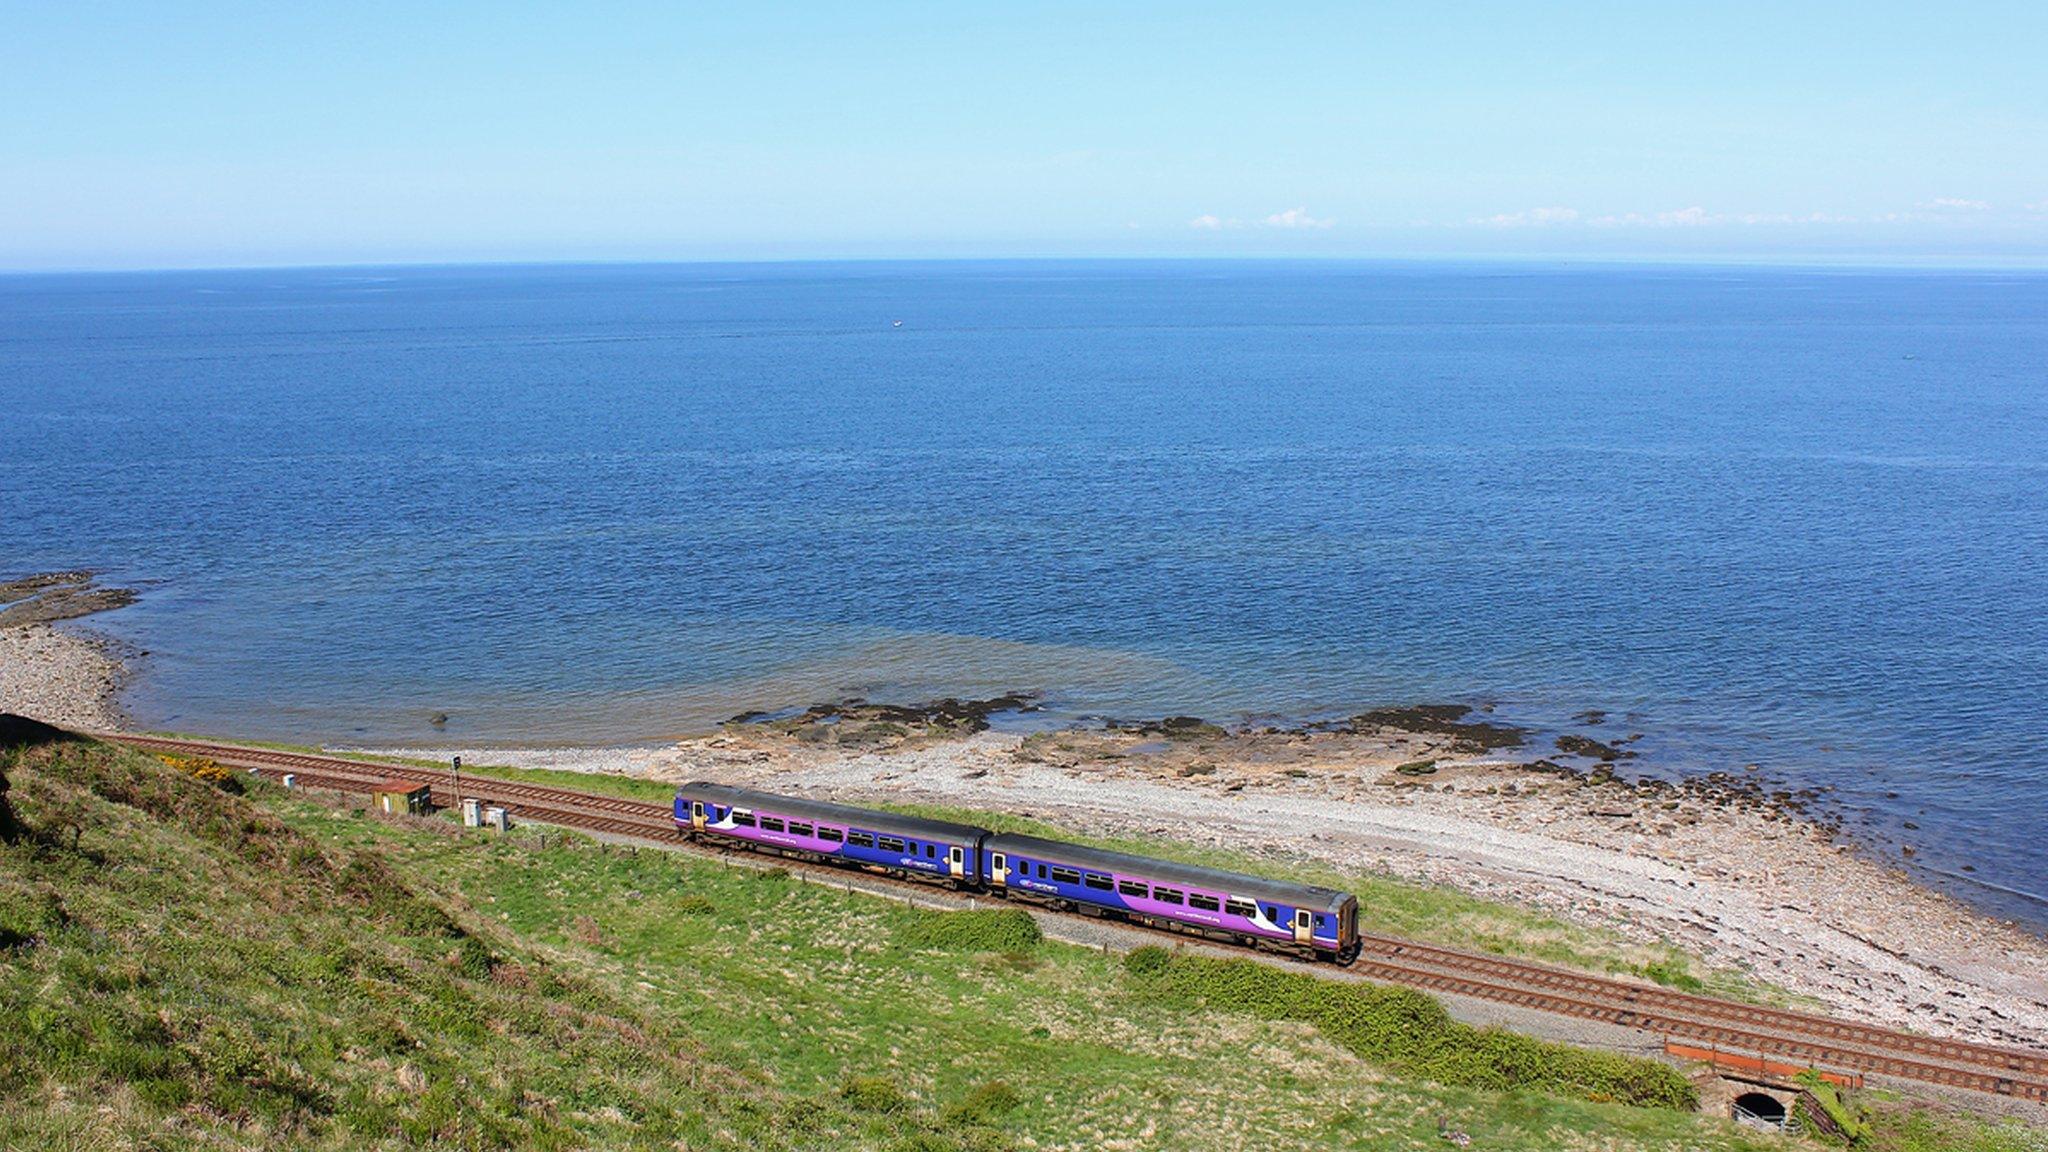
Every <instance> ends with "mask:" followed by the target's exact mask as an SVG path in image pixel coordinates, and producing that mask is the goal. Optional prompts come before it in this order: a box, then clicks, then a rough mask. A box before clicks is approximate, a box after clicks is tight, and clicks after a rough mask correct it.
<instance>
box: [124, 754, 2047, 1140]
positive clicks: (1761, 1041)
mask: <svg viewBox="0 0 2048 1152" xmlns="http://www.w3.org/2000/svg"><path fill="white" fill-rule="evenodd" d="M112 738H113V739H118V740H120V741H122V742H124V743H127V744H131V745H135V746H137V747H141V748H150V749H158V750H164V751H175V752H179V753H183V754H186V755H201V756H207V757H210V758H212V759H214V760H218V761H222V762H225V763H231V764H238V765H244V766H250V767H255V768H257V769H259V770H260V771H264V772H267V773H269V774H271V775H282V774H284V773H285V772H293V773H296V774H298V775H300V776H302V777H304V778H305V780H306V783H307V784H309V785H314V786H318V787H327V788H334V789H337V790H343V791H357V792H363V791H369V790H370V788H371V786H373V785H375V784H377V783H380V782H382V781H385V780H388V779H390V778H391V777H393V776H394V775H396V776H402V777H410V778H413V779H417V780H419V781H420V782H422V783H425V784H427V785H429V787H430V788H431V789H432V792H433V798H434V802H435V803H436V804H442V805H446V804H452V803H453V802H454V801H455V799H456V779H455V775H454V773H453V772H451V771H450V770H448V769H446V768H430V767H420V766H414V765H406V764H392V763H390V762H378V761H366V760H350V759H345V758H342V757H335V756H319V755H312V754H308V753H302V752H285V751H279V750H276V749H269V748H251V747H246V746H242V745H234V744H220V743H214V742H209V741H197V740H179V739H171V738H168V737H156V736H117V737H112ZM461 785H462V788H463V790H464V791H466V792H468V793H469V794H470V795H471V796H477V795H483V796H487V797H488V798H489V799H490V802H491V803H492V804H496V805H501V806H503V807H504V808H505V809H506V810H507V811H509V812H510V813H512V814H513V815H515V816H518V817H520V818H522V819H526V820H534V821H539V822H542V823H548V824H560V825H564V826H567V827H572V828H583V829H588V830H590V831H596V832H605V833H609V834H612V835H619V836H635V837H645V838H652V839H658V840H664V841H671V842H674V841H675V840H676V829H675V820H674V813H673V811H672V810H671V809H669V808H668V807H666V806H664V805H660V804H649V803H646V802H644V801H639V800H628V799H624V798H621V797H616V796H603V795H596V794H592V793H588V792H582V791H578V790H576V789H571V788H559V787H553V786H550V785H544V784H529V783H524V782H520V781H515V780H503V779H498V778H496V777H490V776H469V777H465V778H463V780H462V781H461ZM1364 944H1365V948H1364V952H1363V954H1362V955H1361V956H1360V957H1359V960H1358V961H1357V963H1355V964H1353V965H1352V971H1354V972H1358V973H1360V974H1361V975H1364V976H1366V977H1368V978H1371V979H1374V980H1382V981H1385V982H1387V983H1394V984H1405V985H1409V986H1412V987H1419V988H1425V989H1429V990H1432V991H1437V992H1446V993H1452V994H1455V995H1460V996H1471V997H1476V998H1480V999H1485V1000H1492V1001H1496V1002H1500V1003H1507V1004H1516V1005H1520V1006H1523V1007H1528V1008H1535V1009H1539V1010H1541V1011H1545V1012H1551V1013H1555V1014H1558V1015H1564V1016H1572V1017H1577V1018H1580V1019H1589V1020H1599V1021H1603V1022H1606V1023H1611V1024H1618V1025H1623V1026H1627V1027H1632V1028H1638V1029H1641V1030H1643V1031H1646V1032H1652V1033H1658V1034H1661V1035H1662V1036H1664V1037H1665V1038H1667V1039H1669V1038H1672V1037H1679V1038H1684V1039H1691V1040H1699V1041H1704V1042H1707V1043H1711V1044H1714V1045H1717V1046H1719V1047H1721V1048H1725V1049H1729V1050H1739V1051H1742V1052H1746V1053H1755V1054H1757V1055H1759V1056H1763V1055H1772V1056H1779V1057H1787V1058H1791V1059H1794V1060H1798V1061H1802V1062H1805V1063H1809V1064H1811V1065H1814V1066H1816V1067H1826V1068H1836V1069H1843V1070H1848V1071H1856V1072H1871V1073H1877V1074H1880V1075H1885V1076H1893V1077H1897V1078H1900V1079H1905V1080H1916V1081H1920V1082H1923V1083H1931V1084H1941V1085H1946V1086H1949V1087H1955V1088H1966V1089H1971V1090H1975V1091H1981V1092H1992V1093H1996V1094H1999V1095H2005V1096H2016V1097H2020V1098H2024V1099H2031V1100H2037V1101H2042V1102H2048V1053H2043V1052H2031V1051H2026V1050H2022V1049H2017V1048H2004V1047H1999V1046H1996V1045H1990V1044H1979V1043H1975V1042H1972V1041H1964V1040H1949V1039H1943V1038H1941V1037H1935V1036H1922V1035H1917V1034H1915V1033H1911V1032H1901V1031H1897V1030H1894V1029H1889V1028H1881V1027H1877V1026H1875V1025H1869V1024H1858V1023H1855V1022H1853V1021H1848V1020H1839V1019H1835V1018H1833V1017H1828V1016H1820V1015H1815V1014H1813V1013H1808V1012H1794V1011H1790V1010H1787V1009H1782V1008H1770V1007H1764V1006H1761V1005H1755V1004H1744V1003H1740V1002H1737V1001H1732V1000H1721V999H1717V998H1715V997H1711V996H1700V995H1695V994H1692V993H1687V992H1679V991H1675V990H1673V989H1669V988H1660V987H1657V986H1655V985H1646V984H1637V983H1632V982H1629V981H1623V980H1615V979H1610V978H1607V977H1603V976H1593V975H1589V974H1587V973H1583V972H1573V971H1570V970H1567V969H1563V968H1554V967H1551V966H1549V965H1546V964H1537V963H1533V962H1530V961H1526V960H1515V959H1510V958H1507V957H1503V956H1493V955H1487V954H1484V953H1477V952H1466V951H1463V950H1460V949H1456V948H1446V947H1443V946H1440V945H1434V944H1425V943H1421V942H1419V941H1414V940H1404V939H1401V938H1399V937H1392V936H1379V935H1372V934H1366V935H1365V936H1364Z"/></svg>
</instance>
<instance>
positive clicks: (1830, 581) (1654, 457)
mask: <svg viewBox="0 0 2048 1152" xmlns="http://www.w3.org/2000/svg"><path fill="white" fill-rule="evenodd" d="M899 320H900V321H901V322H902V323H901V326H900V327H899V326H897V325H896V324H895V322H896V321H899ZM0 412H4V417H0V418H4V422H5V423H4V435H0V569H6V570H12V571H32V570H40V569H47V568H55V567H68V566H96V567H101V568H104V569H107V570H108V571H109V572H110V574H111V575H112V577H113V578H115V579H119V580H125V581H131V582H139V583H141V584H143V585H144V586H145V587H146V588H147V594H146V596H145V598H144V601H143V603H142V604H140V605H138V606H137V607H135V608H133V609H129V610H126V611H124V612H122V613H118V614H115V615H113V616H109V617H104V618H103V621H104V626H105V627H107V628H110V629H112V630H115V631H118V632H121V633H124V634H126V635H128V636H130V637H132V638H133V639H135V640H136V641H137V642H139V643H141V644H142V645H143V646H144V647H146V648H148V649H150V650H151V652H152V656H151V659H150V662H149V665H148V670H147V674H146V676H145V677H144V680H143V682H142V684H141V685H140V686H139V688H138V690H137V693H136V697H135V699H134V701H133V703H134V706H135V708H136V709H137V710H138V711H139V712H140V713H141V714H142V715H143V717H144V718H145V719H147V720H150V721H152V722H154V723H157V724H161V725H164V726H169V727H176V728H182V729H193V730H202V731H214V732H223V733H235V734H240V735H246V736H264V737H274V738H283V739H300V740H348V741H357V742H373V743H374V742H386V743H406V744H421V743H430V742H433V741H436V740H442V741H446V742H450V743H455V742H459V743H463V744H474V743H477V742H493V741H497V742H531V741H563V742H625V741H638V740H647V739H653V738H657V737H659V736H661V735H662V734H664V733H668V732H673V731H676V730H679V729H684V728H689V727H693V726H696V725H700V724H703V723H705V722H707V721H709V720H714V719H718V718H721V717H724V716H727V715H730V714H732V713H735V712H738V711H741V710H743V709H748V708H772V707H775V706H778V705H785V704H790V703H798V702H805V701H809V700H812V699H816V698H820V697H824V696H832V695H839V694H844V693H849V692H851V693H859V694H864V695H868V696H871V697H876V698H884V697H888V698H906V699H907V698H922V697H928V696H932V695H937V694H944V693H994V692H997V691H1004V690H1010V689H1017V688H1030V689H1037V690H1040V691H1042V692H1044V693H1045V694H1046V696H1047V698H1048V701H1049V702H1050V703H1051V705H1052V706H1053V708H1054V710H1055V712H1056V714H1058V715H1062V716H1074V715H1084V714H1102V713H1108V714H1116V715H1158V714H1163V713H1169V712H1194V713H1200V714H1203V715H1206V716H1210V717H1212V718H1219V719H1229V718H1234V717H1238V716H1243V715H1254V714H1283V715H1307V714H1321V713H1325V712H1335V711H1343V710H1348V709H1353V708H1357V707H1360V706H1367V705H1376V704H1383V703H1398V702H1411V701H1416V700H1425V699H1454V700H1466V701H1489V702H1495V703H1497V705H1498V707H1499V709H1500V711H1501V713H1502V714H1504V715H1506V716H1509V717H1511V718H1515V719H1520V720H1523V721H1525V722H1529V723H1532V724H1535V725H1538V726H1540V727H1541V728H1542V729H1543V730H1544V732H1545V733H1546V738H1547V736H1548V735H1553V734H1555V733H1556V732H1559V731H1566V730H1572V731H1579V730H1584V731H1588V732H1590V733H1591V734H1594V735H1597V736H1603V737H1612V736H1615V735H1622V734H1625V733H1627V732H1641V733H1643V734H1644V738H1643V740H1642V741H1641V742H1640V744H1638V745H1637V746H1636V747H1638V748H1639V749H1640V750H1641V752H1642V754H1643V755H1642V759H1641V760H1640V761H1638V762H1636V766H1637V767H1639V768H1640V769H1641V770H1642V771H1646V772H1648V771H1658V772H1676V771H1710V770H1715V769H1734V768H1740V767H1741V766H1743V765H1746V764H1750V763H1757V764H1761V765H1762V766H1763V769H1762V770H1763V771H1764V772H1765V773H1766V774H1768V775H1770V776H1772V777H1773V778H1778V779H1784V780H1788V781H1791V782H1793V784H1794V786H1807V785H1811V786H1817V787H1818V786H1829V787H1832V788H1833V789H1834V792H1833V793H1831V802H1832V803H1834V804H1837V805H1839V806H1841V807H1842V808H1843V809H1844V810H1845V812H1846V814H1847V816H1848V818H1849V820H1850V826H1851V828H1852V830H1857V831H1860V832H1861V833H1862V835H1863V837H1864V839H1865V840H1866V842H1870V843H1875V844H1878V845H1880V848H1879V850H1881V851H1884V852H1889V853H1895V852H1896V846H1895V842H1897V841H1904V842H1908V843H1913V844H1916V845H1919V846H1920V847H1921V849H1922V854H1921V856H1920V858H1919V859H1920V861H1921V862H1922V863H1923V864H1925V865H1927V866H1928V867H1929V868H1931V869H1933V870H1935V871H1936V872H1937V873H1948V874H1951V875H1952V876H1953V877H1955V878H1957V879H1958V880H1960V879H1961V878H1962V876H1963V874H1962V873H1961V872H1960V869H1961V867H1962V866H1963V865H1965V864H1969V865H1972V866H1974V867H1975V868H1976V869H1977V870H1978V871H1977V872H1976V874H1975V877H1976V878H1978V879H1984V880H1990V881H1993V882H1996V883H1998V884H2001V885H2005V886H2007V887H2010V888H2015V889H2022V890H2029V891H2034V892H2048V863H2044V857H2043V856H2042V854H2041V853H2040V852H2039V851H2038V850H2037V848H2036V838H2037V837H2038V835H2039V828H2040V826H2041V823H2042V818H2043V815H2044V813H2048V785H2044V779H2048V750H2044V747H2043V745H2042V743H2041V734H2042V733H2044V732H2048V704H2044V699H2048V576H2044V565H2043V562H2042V558H2043V556H2044V554H2048V277H2043V276H2040V275H2032V274H2014V273H1954V272H1948V273H1911V274H1906V273H1874V272H1858V273H1810V272H1786V271H1762V270H1727V269H1717V270H1658V269H1632V270H1615V269H1566V268H1556V269H1552V268H1539V267H1512V268H1503V267H1476V266H1475V267H1451V266H1433V267H1432V266H1401V265H1343V264H1331V265H1304V264H1280V265H1249V264H1235V265H1220V264H1219V265H1205V264H1153V265H1147V264H1114V263H1112V264H1075V265H1058V264H981V265H975V264H951V265H908V264H872V265H837V266H829V265H757V266H696V267H615V268H468V269H406V270H378V271H360V270H349V271H336V270H327V271H300V272H233V273H191V274H185V273H180V274H153V275H136V276H90V277H86V276H80V277H16V278H0ZM1589 708H1597V709H1604V710H1607V711H1608V712H1610V713H1612V718H1611V719H1610V720H1609V721H1608V722H1607V724H1605V725H1603V726H1601V727H1599V728H1585V727H1584V726H1583V725H1580V724H1577V723H1575V722H1574V721H1573V720H1572V719H1571V717H1572V716H1573V714H1575V713H1578V712H1580V711H1581V710H1584V709H1589ZM436 711H445V712H447V713H449V714H450V715H451V716H452V720H451V722H450V724H449V725H448V727H447V729H446V730H445V731H438V730H435V729H433V728H430V727H429V726H428V724H427V717H428V716H429V715H431V714H432V713H433V712H436ZM1907 822H1912V823H1914V824H1917V825H1918V826H1919V827H1918V828H1917V829H1911V830H1909V829H1907V828H1906V827H1905V824H1906V823H1907ZM1970 891H1971V893H1972V894H1973V896H1974V898H1977V899H1980V900H1984V901H1987V902H1990V903H1992V904H1993V905H1994V906H1996V907H2000V908H2002V909H2008V910H2014V911H2019V912H2026V911H2027V908H2028V904H2027V902H2026V901H2025V900H2023V899H2022V898H2020V897H2017V896H2000V895H1999V894H1998V893H1997V892H1995V891H1993V890H1990V889H1983V888H1972V889H1971V890H1970Z"/></svg>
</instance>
